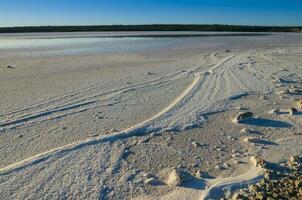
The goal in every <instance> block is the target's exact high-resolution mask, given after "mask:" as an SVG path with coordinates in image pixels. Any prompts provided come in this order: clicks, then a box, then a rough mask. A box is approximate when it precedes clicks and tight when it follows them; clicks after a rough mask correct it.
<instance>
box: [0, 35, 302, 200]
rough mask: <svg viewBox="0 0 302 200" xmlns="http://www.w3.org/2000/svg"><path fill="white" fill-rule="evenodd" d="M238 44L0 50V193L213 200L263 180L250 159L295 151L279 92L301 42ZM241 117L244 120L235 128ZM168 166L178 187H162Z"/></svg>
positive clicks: (294, 74) (299, 55) (296, 124)
mask: <svg viewBox="0 0 302 200" xmlns="http://www.w3.org/2000/svg"><path fill="white" fill-rule="evenodd" d="M245 37H246V38H243V37H240V36H234V37H232V38H230V40H227V39H223V38H221V37H220V39H212V38H211V37H209V38H208V39H207V43H203V41H199V40H198V39H196V38H195V39H192V40H189V41H186V42H182V40H179V39H178V40H177V41H178V42H177V43H169V44H170V46H165V47H161V48H159V49H158V50H154V49H153V48H152V49H151V50H148V51H147V50H140V51H136V52H117V53H112V52H109V53H108V52H107V53H87V54H80V55H78V54H77V55H55V54H54V55H48V56H45V55H44V56H41V55H38V56H32V55H31V56H29V55H27V54H22V53H21V54H20V52H22V51H25V50H20V49H18V50H9V51H5V50H3V49H2V50H0V52H1V55H0V95H1V98H0V105H1V107H0V161H1V162H0V192H1V194H2V198H3V199H65V198H72V199H85V198H87V199H210V198H213V199H219V198H220V197H221V195H223V193H224V192H225V191H227V190H230V188H231V186H232V187H234V185H236V186H237V185H244V184H249V183H250V182H252V181H253V180H255V179H257V178H258V177H259V176H261V173H262V171H261V170H260V169H259V168H257V167H255V166H253V163H251V162H250V157H252V156H255V155H259V156H262V157H263V158H264V159H265V160H268V161H271V162H282V161H284V160H286V159H288V157H289V156H290V155H293V154H299V153H301V152H302V139H301V137H302V136H301V135H302V125H301V124H302V123H301V122H302V109H301V107H298V104H297V100H299V99H301V93H299V92H298V93H294V92H284V91H286V90H290V91H291V90H295V91H299V89H302V67H301V63H302V36H299V35H297V34H279V35H278V36H276V35H273V36H261V37H256V38H253V37H252V36H249V37H247V36H245ZM276 39H278V40H276ZM195 40H196V41H195ZM236 40H238V43H234V41H236ZM180 41H181V42H180ZM192 41H193V42H192ZM172 44H173V45H172ZM179 44H182V45H181V46H178V45H179ZM153 47H154V46H153ZM32 51H37V50H35V49H34V50H32ZM8 65H9V66H11V67H7V66H8ZM291 107H296V108H297V109H298V111H297V113H295V115H291V114H290V113H289V111H288V109H289V108H291ZM273 109H280V111H279V112H277V113H270V112H269V111H271V110H273ZM243 111H251V112H253V114H254V117H253V118H251V119H249V120H248V121H246V122H244V123H234V122H233V121H232V120H233V119H234V117H235V116H236V115H238V113H240V112H243ZM244 128H245V129H244ZM243 129H244V130H243ZM250 137H257V142H256V143H247V142H245V141H244V140H245V139H246V138H250ZM175 169H183V170H186V171H187V174H186V177H182V179H183V182H182V183H181V184H180V185H178V186H174V185H171V184H170V182H169V181H167V179H169V178H168V177H169V173H171V172H172V171H173V170H175Z"/></svg>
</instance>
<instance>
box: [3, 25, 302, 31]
mask: <svg viewBox="0 0 302 200" xmlns="http://www.w3.org/2000/svg"><path fill="white" fill-rule="evenodd" d="M89 31H230V32H235V31H237V32H302V27H292V26H240V25H219V24H214V25H197V24H195V25H194V24H193V25H183V24H165V25H159V24H151V25H100V26H26V27H0V33H28V32H89Z"/></svg>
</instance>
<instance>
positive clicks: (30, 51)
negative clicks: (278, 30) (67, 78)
mask: <svg viewBox="0 0 302 200" xmlns="http://www.w3.org/2000/svg"><path fill="white" fill-rule="evenodd" d="M283 36H284V34H283ZM283 36H282V34H271V33H223V32H220V33H219V32H202V33H200V32H133V33H129V32H117V33H105V32H99V33H95V32H92V33H24V34H0V53H1V54H6V55H14V56H16V55H21V56H40V55H44V56H48V55H74V54H93V53H123V52H139V51H144V50H151V51H152V50H158V49H165V48H166V49H169V50H170V49H171V48H183V47H186V46H190V47H192V45H193V46H195V47H197V48H204V49H206V48H209V47H211V48H213V47H215V46H230V48H232V46H235V45H236V44H241V45H249V44H253V45H255V44H256V43H255V41H257V42H258V43H259V42H263V41H269V42H272V43H275V42H277V41H279V40H280V38H281V37H283ZM297 37H300V36H299V35H297V34H292V37H287V38H292V40H293V41H295V40H296V38H297ZM226 38H227V39H226ZM2 56H3V55H2Z"/></svg>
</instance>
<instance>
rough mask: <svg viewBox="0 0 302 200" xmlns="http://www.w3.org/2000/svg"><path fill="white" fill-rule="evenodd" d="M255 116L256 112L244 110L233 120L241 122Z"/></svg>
mask: <svg viewBox="0 0 302 200" xmlns="http://www.w3.org/2000/svg"><path fill="white" fill-rule="evenodd" d="M253 116H254V114H253V113H252V112H242V113H239V114H238V115H237V116H236V117H235V119H234V120H233V121H234V122H236V123H241V122H244V121H245V120H247V119H250V118H252V117H253Z"/></svg>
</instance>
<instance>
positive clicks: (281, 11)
mask: <svg viewBox="0 0 302 200" xmlns="http://www.w3.org/2000/svg"><path fill="white" fill-rule="evenodd" d="M153 23H161V24H167V23H173V24H175V23H184V24H213V23H215V24H247V25H293V26H295V25H302V0H0V26H28V25H34V26H35V25H99V24H153Z"/></svg>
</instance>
